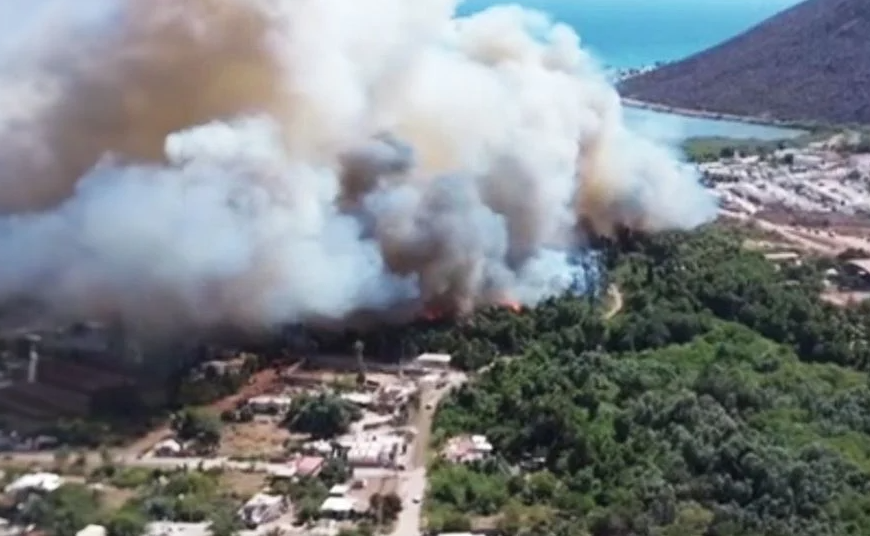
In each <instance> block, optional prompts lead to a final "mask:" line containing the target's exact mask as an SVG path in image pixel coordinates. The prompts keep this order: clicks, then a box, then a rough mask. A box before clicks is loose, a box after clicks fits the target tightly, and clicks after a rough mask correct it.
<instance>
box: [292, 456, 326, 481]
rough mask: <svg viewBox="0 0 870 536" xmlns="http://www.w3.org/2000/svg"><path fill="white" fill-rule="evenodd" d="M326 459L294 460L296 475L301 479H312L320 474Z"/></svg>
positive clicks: (311, 457) (308, 457) (304, 458)
mask: <svg viewBox="0 0 870 536" xmlns="http://www.w3.org/2000/svg"><path fill="white" fill-rule="evenodd" d="M325 462H326V458H324V457H323V456H302V457H299V458H296V460H295V461H294V465H295V466H296V474H297V475H299V476H303V477H314V476H317V475H319V474H320V471H321V470H322V469H323V464H324V463H325Z"/></svg>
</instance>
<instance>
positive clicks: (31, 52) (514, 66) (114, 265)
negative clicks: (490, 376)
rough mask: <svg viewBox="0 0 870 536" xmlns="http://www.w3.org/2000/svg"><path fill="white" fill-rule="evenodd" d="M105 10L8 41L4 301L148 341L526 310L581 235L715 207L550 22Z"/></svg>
mask: <svg viewBox="0 0 870 536" xmlns="http://www.w3.org/2000/svg"><path fill="white" fill-rule="evenodd" d="M65 4H66V5H67V8H68V7H69V4H68V3H65ZM98 4H99V5H100V9H99V10H94V9H89V10H88V16H81V15H76V16H73V15H71V14H70V13H71V12H70V11H69V10H68V9H67V10H62V11H61V10H57V9H47V8H46V9H41V10H40V12H39V16H36V17H31V18H35V19H36V22H34V23H33V24H32V25H29V31H28V32H25V35H26V36H27V38H26V39H24V38H20V39H19V38H16V39H15V40H10V39H8V38H7V39H6V40H5V41H2V42H0V44H2V48H0V50H2V51H4V52H5V53H4V55H3V56H0V82H2V86H0V87H3V88H4V89H2V90H0V211H2V212H0V256H2V258H3V263H4V264H3V267H2V268H0V304H3V303H7V302H10V301H11V300H13V299H27V300H31V301H33V300H35V301H37V302H38V303H40V304H42V305H43V306H44V307H45V308H46V309H47V310H48V311H50V312H51V313H52V314H54V315H57V316H61V317H63V318H83V317H88V318H99V319H117V318H121V319H124V320H126V321H128V322H131V323H134V324H137V323H138V324H142V325H147V326H149V327H158V328H163V327H166V326H171V325H177V324H194V325H203V326H208V325H216V324H222V323H231V324H236V325H244V326H263V325H271V324H276V323H282V322H293V321H306V320H317V319H342V318H346V317H348V316H350V315H352V314H354V313H358V312H360V311H375V312H376V311H388V310H392V309H397V308H407V307H408V305H409V304H411V305H412V307H411V309H410V310H418V309H419V308H421V307H425V306H428V305H431V304H437V305H438V306H439V307H447V308H450V309H453V310H459V311H466V310H470V309H472V308H473V307H475V306H477V305H479V304H485V303H492V302H495V301H500V300H506V299H511V300H520V301H522V302H524V303H528V304H531V303H535V302H537V301H539V300H541V299H543V298H546V297H549V296H552V295H553V294H556V293H559V292H562V291H564V290H565V289H566V288H567V287H568V286H570V285H571V281H572V277H573V276H572V274H573V273H574V272H575V271H576V267H574V266H572V263H571V262H570V253H571V252H573V251H575V250H576V249H577V248H579V247H582V244H583V236H582V233H581V232H580V231H579V229H580V227H579V225H578V221H579V219H580V218H582V219H585V220H588V221H589V222H591V225H592V226H593V227H594V228H596V229H598V230H599V231H606V230H607V229H609V228H610V227H612V226H613V225H615V224H627V225H634V226H640V227H642V228H644V229H647V230H658V229H665V228H673V227H691V226H694V225H697V224H699V223H701V222H703V221H705V220H706V219H708V218H709V217H710V216H711V215H712V214H713V213H714V204H713V202H712V200H711V198H710V197H709V196H708V195H707V194H706V192H705V191H704V190H703V188H702V187H701V186H700V185H699V184H698V182H697V177H696V176H695V175H694V173H693V172H692V171H691V170H689V169H686V168H684V167H682V166H681V165H680V163H679V162H678V160H677V159H675V158H673V157H672V156H671V154H670V153H669V152H668V151H667V150H666V149H664V148H662V147H660V146H658V145H656V144H655V143H653V142H651V141H648V140H647V139H645V138H642V137H641V136H639V135H638V134H635V133H633V132H630V131H629V130H628V129H627V128H626V127H625V126H624V124H623V122H622V111H621V108H620V105H619V99H618V96H617V95H616V93H615V91H614V90H613V89H612V87H611V86H610V85H609V84H608V83H607V81H606V79H605V76H604V74H603V73H602V72H601V71H600V70H599V69H598V68H597V66H596V65H595V63H594V62H593V61H592V59H591V58H590V57H589V56H588V55H587V54H586V53H584V51H583V50H582V49H581V48H580V47H579V41H578V38H577V36H576V35H575V34H574V32H573V31H572V30H570V29H569V28H568V27H566V26H564V25H560V24H553V23H551V22H550V21H549V20H548V19H547V18H546V17H544V16H543V15H541V14H537V13H533V12H529V11H525V10H522V9H520V8H518V7H496V8H492V9H490V10H487V11H486V12H483V13H480V14H477V15H474V16H471V17H466V18H463V19H453V18H452V14H453V10H454V8H455V5H454V3H453V2H452V1H450V0H421V1H418V2H414V3H409V2H403V1H401V0H356V1H354V2H348V1H347V0H188V1H186V2H178V1H175V0H102V1H101V2H99V3H94V4H93V5H92V6H91V7H94V6H96V5H98ZM95 12H96V14H95ZM22 20H23V18H22ZM46 28H51V30H52V31H51V32H50V33H46ZM414 304H416V305H414ZM403 310H406V309H403Z"/></svg>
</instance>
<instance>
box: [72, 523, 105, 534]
mask: <svg viewBox="0 0 870 536" xmlns="http://www.w3.org/2000/svg"><path fill="white" fill-rule="evenodd" d="M76 536H106V527H104V526H102V525H88V526H87V527H85V528H83V529H82V530H80V531H78V532H76Z"/></svg>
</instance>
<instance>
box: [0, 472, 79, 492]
mask: <svg viewBox="0 0 870 536" xmlns="http://www.w3.org/2000/svg"><path fill="white" fill-rule="evenodd" d="M63 483H64V480H63V477H61V476H60V475H57V474H54V473H31V474H28V475H24V476H22V477H20V478H18V479H17V480H16V481H14V482H12V483H11V484H9V485H8V486H6V489H5V491H6V493H22V492H31V491H36V492H41V493H51V492H52V491H54V490H56V489H57V488H59V487H61V486H63Z"/></svg>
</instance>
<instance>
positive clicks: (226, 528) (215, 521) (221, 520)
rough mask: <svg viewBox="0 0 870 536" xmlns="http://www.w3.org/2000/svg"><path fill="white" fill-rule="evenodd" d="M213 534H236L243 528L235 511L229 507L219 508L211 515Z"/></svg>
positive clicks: (230, 535)
mask: <svg viewBox="0 0 870 536" xmlns="http://www.w3.org/2000/svg"><path fill="white" fill-rule="evenodd" d="M209 522H210V523H211V524H210V525H209V529H210V532H211V534H212V536H235V534H237V533H238V532H239V530H240V529H241V528H242V526H241V523H240V521H239V518H238V517H237V516H236V514H235V511H234V510H232V509H229V508H218V509H215V511H214V512H212V514H211V515H210V516H209Z"/></svg>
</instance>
